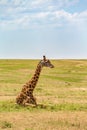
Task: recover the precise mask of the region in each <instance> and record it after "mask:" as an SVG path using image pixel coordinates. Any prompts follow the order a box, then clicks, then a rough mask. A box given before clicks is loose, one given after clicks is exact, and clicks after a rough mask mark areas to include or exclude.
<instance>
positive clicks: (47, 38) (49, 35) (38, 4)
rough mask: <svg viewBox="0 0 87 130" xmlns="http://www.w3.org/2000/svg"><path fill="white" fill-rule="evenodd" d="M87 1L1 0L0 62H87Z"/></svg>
mask: <svg viewBox="0 0 87 130" xmlns="http://www.w3.org/2000/svg"><path fill="white" fill-rule="evenodd" d="M86 35H87V0H0V59H3V58H5V59H6V58H19V59H20V58H32V59H36V58H42V56H43V55H46V56H47V57H48V58H54V59H55V58H56V59H72V58H76V59H81V58H83V59H87V36H86Z"/></svg>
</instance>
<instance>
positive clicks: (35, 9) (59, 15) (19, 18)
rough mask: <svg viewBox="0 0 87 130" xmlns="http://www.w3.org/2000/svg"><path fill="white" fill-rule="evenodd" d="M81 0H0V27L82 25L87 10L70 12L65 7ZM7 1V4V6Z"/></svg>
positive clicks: (86, 18)
mask: <svg viewBox="0 0 87 130" xmlns="http://www.w3.org/2000/svg"><path fill="white" fill-rule="evenodd" d="M78 1H79V0H55V1H54V0H44V1H43V0H33V1H32V0H25V1H22V0H11V1H10V2H9V1H8V0H0V5H2V4H3V5H4V7H1V8H0V12H1V15H0V28H3V27H6V26H7V28H10V26H11V28H12V27H13V28H14V27H17V28H19V27H22V26H23V28H24V27H26V28H28V27H29V28H30V27H31V28H32V27H34V25H37V27H40V26H49V27H50V26H51V27H54V25H55V27H56V26H57V27H59V26H64V25H68V24H69V25H70V24H71V25H75V26H77V25H80V24H83V23H86V22H87V10H86V11H83V12H81V13H78V12H75V13H70V12H67V11H65V10H63V9H61V8H62V7H64V6H70V5H73V4H75V3H77V2H78ZM6 3H7V6H5V5H6Z"/></svg>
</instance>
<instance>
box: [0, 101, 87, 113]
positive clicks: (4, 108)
mask: <svg viewBox="0 0 87 130" xmlns="http://www.w3.org/2000/svg"><path fill="white" fill-rule="evenodd" d="M42 110H44V111H87V104H75V103H62V104H61V103H60V104H49V103H48V104H47V103H46V105H44V104H38V106H37V107H32V106H26V107H24V106H20V105H18V104H15V102H13V101H3V102H0V112H20V111H30V112H34V111H42Z"/></svg>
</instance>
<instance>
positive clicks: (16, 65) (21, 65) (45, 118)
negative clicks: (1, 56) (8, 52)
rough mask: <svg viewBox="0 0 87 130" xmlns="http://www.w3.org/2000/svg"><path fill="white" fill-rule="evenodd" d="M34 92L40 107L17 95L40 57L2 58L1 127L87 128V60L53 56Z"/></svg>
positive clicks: (23, 129) (28, 129)
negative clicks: (19, 102)
mask: <svg viewBox="0 0 87 130" xmlns="http://www.w3.org/2000/svg"><path fill="white" fill-rule="evenodd" d="M52 63H53V64H54V66H55V68H53V69H49V68H44V69H43V70H42V72H41V76H40V79H39V82H38V84H37V87H36V89H35V91H34V95H35V97H36V98H37V103H38V107H36V108H33V107H22V106H19V105H17V104H15V98H16V96H17V94H18V93H19V92H20V90H21V89H22V86H23V84H24V83H26V82H27V81H28V80H29V79H30V78H31V77H32V75H33V74H34V71H35V68H36V65H37V64H38V60H0V130H3V129H6V130H9V129H10V130H14V129H15V130H18V129H20V130H38V129H39V130H57V129H58V130H68V129H70V130H87V60H52Z"/></svg>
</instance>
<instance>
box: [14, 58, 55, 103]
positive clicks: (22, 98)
mask: <svg viewBox="0 0 87 130" xmlns="http://www.w3.org/2000/svg"><path fill="white" fill-rule="evenodd" d="M47 61H48V62H47ZM44 66H45V67H50V68H53V67H54V66H53V65H52V64H51V62H50V61H49V60H46V58H45V56H44V57H43V60H41V61H40V62H39V64H38V65H37V68H36V71H35V73H34V75H33V77H32V78H31V80H30V81H29V82H27V83H26V84H25V85H24V86H23V88H22V90H21V93H20V94H19V95H18V96H17V98H16V103H17V104H19V105H23V106H26V105H28V104H33V105H35V106H37V102H36V99H35V97H34V96H33V91H34V89H35V87H36V84H37V82H38V79H39V76H40V73H41V70H42V68H43V67H44Z"/></svg>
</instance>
